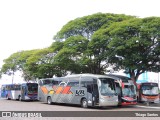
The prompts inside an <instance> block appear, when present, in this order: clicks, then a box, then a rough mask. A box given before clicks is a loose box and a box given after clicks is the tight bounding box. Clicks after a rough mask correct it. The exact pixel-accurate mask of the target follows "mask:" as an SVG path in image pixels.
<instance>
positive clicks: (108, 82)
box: [38, 74, 118, 108]
mask: <svg viewBox="0 0 160 120" xmlns="http://www.w3.org/2000/svg"><path fill="white" fill-rule="evenodd" d="M53 81H54V82H53ZM39 87H40V88H39V92H38V96H39V97H38V98H39V100H40V101H45V102H47V103H48V104H52V103H54V102H55V103H67V104H77V105H81V106H82V107H84V108H87V107H88V106H92V107H94V106H117V105H118V94H117V93H116V90H115V82H114V80H113V78H112V77H109V76H105V75H94V74H76V75H69V76H65V77H60V78H51V79H42V80H39Z"/></svg>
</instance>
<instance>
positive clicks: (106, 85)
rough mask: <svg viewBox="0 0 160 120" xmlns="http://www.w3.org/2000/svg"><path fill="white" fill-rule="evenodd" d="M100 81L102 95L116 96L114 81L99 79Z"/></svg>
mask: <svg viewBox="0 0 160 120" xmlns="http://www.w3.org/2000/svg"><path fill="white" fill-rule="evenodd" d="M99 79H100V93H101V95H104V96H106V95H114V94H115V85H114V81H113V80H111V79H109V78H99Z"/></svg>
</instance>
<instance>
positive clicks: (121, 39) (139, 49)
mask: <svg viewBox="0 0 160 120" xmlns="http://www.w3.org/2000/svg"><path fill="white" fill-rule="evenodd" d="M159 23H160V18H158V17H150V18H144V19H131V20H128V21H122V22H120V23H114V24H112V25H111V26H110V27H109V28H106V29H105V30H104V32H103V34H104V35H106V39H108V41H110V42H109V45H108V47H109V49H110V53H109V54H110V56H109V58H110V62H111V63H116V64H117V66H118V67H121V68H125V69H126V70H127V72H128V73H129V74H130V76H131V78H132V79H133V81H134V82H136V80H137V79H138V77H139V75H140V74H142V73H143V72H145V71H151V70H152V71H159V70H160V64H159V60H160V24H159ZM108 36H109V37H108Z"/></svg>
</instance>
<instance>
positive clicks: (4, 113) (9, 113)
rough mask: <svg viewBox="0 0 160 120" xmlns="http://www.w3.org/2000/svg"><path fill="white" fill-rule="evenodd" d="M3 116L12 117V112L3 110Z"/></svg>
mask: <svg viewBox="0 0 160 120" xmlns="http://www.w3.org/2000/svg"><path fill="white" fill-rule="evenodd" d="M2 117H12V114H11V112H2Z"/></svg>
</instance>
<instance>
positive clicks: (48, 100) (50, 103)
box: [47, 97, 52, 105]
mask: <svg viewBox="0 0 160 120" xmlns="http://www.w3.org/2000/svg"><path fill="white" fill-rule="evenodd" d="M47 103H48V105H52V99H51V97H48V98H47Z"/></svg>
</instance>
